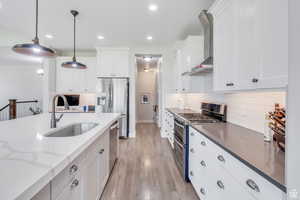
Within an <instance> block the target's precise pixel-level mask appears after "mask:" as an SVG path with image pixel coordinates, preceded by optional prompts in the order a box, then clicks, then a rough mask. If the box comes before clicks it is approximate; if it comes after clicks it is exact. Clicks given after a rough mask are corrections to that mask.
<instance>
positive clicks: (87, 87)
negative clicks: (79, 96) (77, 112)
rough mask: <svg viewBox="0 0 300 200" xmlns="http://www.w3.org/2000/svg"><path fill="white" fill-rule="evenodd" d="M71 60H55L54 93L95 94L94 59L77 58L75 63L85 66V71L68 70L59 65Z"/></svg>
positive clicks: (61, 58) (65, 58) (60, 58)
mask: <svg viewBox="0 0 300 200" xmlns="http://www.w3.org/2000/svg"><path fill="white" fill-rule="evenodd" d="M70 60H72V58H71V57H58V58H56V91H57V92H60V93H72V92H77V93H83V92H90V93H92V92H95V90H96V88H95V87H96V76H95V74H96V58H95V57H78V58H77V61H78V62H81V63H84V64H85V65H87V69H84V70H82V69H68V68H63V67H62V66H61V64H62V63H63V62H66V61H70Z"/></svg>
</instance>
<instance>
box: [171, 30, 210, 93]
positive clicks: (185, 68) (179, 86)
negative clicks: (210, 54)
mask: <svg viewBox="0 0 300 200" xmlns="http://www.w3.org/2000/svg"><path fill="white" fill-rule="evenodd" d="M203 42H204V40H203V36H189V37H187V39H186V40H184V41H178V42H176V44H175V46H174V63H173V66H174V87H175V91H174V92H176V93H199V92H208V91H211V87H212V83H211V82H212V81H211V74H203V75H201V76H189V75H183V74H184V73H186V72H190V71H191V69H192V68H193V67H195V66H197V65H199V64H200V63H201V62H202V61H203V57H204V56H203V46H204V44H203Z"/></svg>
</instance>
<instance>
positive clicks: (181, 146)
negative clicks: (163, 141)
mask: <svg viewBox="0 0 300 200" xmlns="http://www.w3.org/2000/svg"><path fill="white" fill-rule="evenodd" d="M174 141H175V142H176V143H177V144H178V145H179V146H180V147H181V148H182V149H183V145H182V144H181V143H180V142H178V141H177V139H176V138H174Z"/></svg>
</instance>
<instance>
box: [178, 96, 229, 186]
mask: <svg viewBox="0 0 300 200" xmlns="http://www.w3.org/2000/svg"><path fill="white" fill-rule="evenodd" d="M226 116H227V106H226V105H224V104H214V103H204V102H203V103H201V113H200V112H199V113H179V114H178V115H175V119H174V149H173V153H174V158H175V163H176V165H177V167H178V169H179V171H180V173H181V174H182V176H183V177H184V179H185V180H186V181H189V178H188V171H189V170H188V169H189V166H188V163H189V162H188V158H189V132H188V131H189V125H190V124H203V123H222V122H226Z"/></svg>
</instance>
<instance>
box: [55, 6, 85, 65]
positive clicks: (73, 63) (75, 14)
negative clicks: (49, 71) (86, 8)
mask: <svg viewBox="0 0 300 200" xmlns="http://www.w3.org/2000/svg"><path fill="white" fill-rule="evenodd" d="M71 14H72V15H73V16H74V48H73V53H74V55H73V60H72V61H67V62H64V63H63V64H62V65H61V66H62V67H64V68H72V69H86V68H87V67H86V65H85V64H82V63H80V62H77V60H76V16H77V15H78V14H79V12H78V11H76V10H71Z"/></svg>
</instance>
